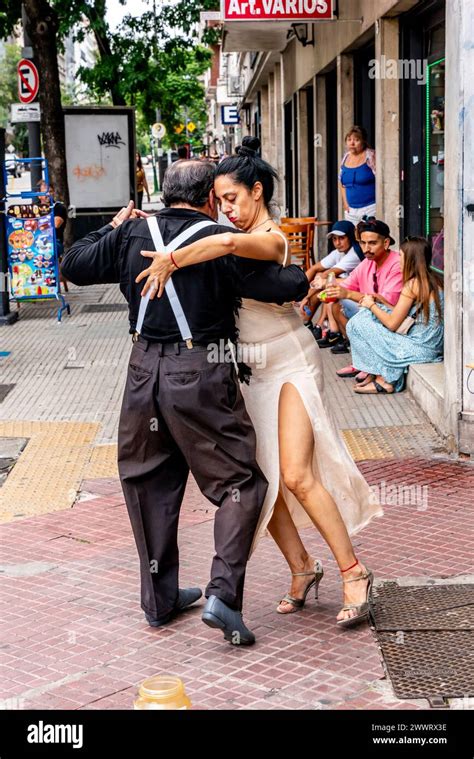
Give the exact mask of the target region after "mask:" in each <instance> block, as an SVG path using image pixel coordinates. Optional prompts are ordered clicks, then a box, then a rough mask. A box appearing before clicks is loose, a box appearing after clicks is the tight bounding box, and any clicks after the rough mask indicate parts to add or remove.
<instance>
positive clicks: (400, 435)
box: [0, 287, 474, 709]
mask: <svg viewBox="0 0 474 759" xmlns="http://www.w3.org/2000/svg"><path fill="white" fill-rule="evenodd" d="M92 290H95V292H92ZM73 298H74V299H75V304H76V307H75V308H74V309H73V315H72V317H71V321H70V323H69V324H68V322H67V318H66V317H65V321H64V324H63V325H61V326H58V325H57V324H55V322H54V317H52V316H51V323H49V322H48V319H47V316H46V315H45V312H44V311H43V312H42V313H41V315H37V314H36V312H35V310H34V308H35V307H34V306H28V309H29V312H28V315H24V314H23V313H22V319H21V321H20V322H19V323H18V325H16V326H15V327H14V328H5V331H2V333H1V339H2V350H3V349H4V348H5V350H11V351H12V355H11V356H10V357H9V358H8V359H7V361H6V363H4V364H3V367H2V368H3V370H4V371H5V369H6V370H7V371H8V379H7V380H5V381H7V382H11V383H14V384H16V387H15V388H14V390H13V391H11V392H10V394H9V395H8V396H7V398H6V399H5V400H4V401H3V403H2V404H0V419H1V420H4V422H5V423H7V422H8V420H13V419H20V420H21V419H23V420H30V421H33V420H39V421H43V422H48V423H51V422H58V421H62V422H63V423H65V424H67V422H66V420H68V419H70V418H71V417H72V418H73V420H74V423H75V424H77V423H78V422H81V423H92V422H93V423H94V424H97V425H98V427H99V430H98V433H97V436H96V438H95V446H96V447H92V448H91V462H92V459H93V458H94V456H96V459H97V460H96V461H95V463H94V465H93V466H91V467H90V468H89V469H87V470H85V471H86V472H90V473H91V474H90V475H87V474H86V475H85V476H87V477H89V478H88V479H84V480H83V481H82V483H81V485H80V495H79V499H78V500H77V501H76V503H75V504H74V507H73V508H72V509H71V508H64V509H62V510H61V511H56V512H51V513H42V514H38V515H35V516H28V517H22V518H17V519H13V520H12V521H10V522H9V523H5V524H3V525H1V526H0V530H1V539H2V548H3V550H2V558H1V562H2V563H1V565H0V573H1V574H2V591H1V594H0V620H1V622H0V637H1V640H2V642H3V643H2V647H1V649H0V651H1V654H0V662H1V671H2V677H1V681H2V684H3V686H2V691H1V694H0V698H2V699H17V700H16V701H15V700H13V701H9V702H8V703H9V704H10V705H11V704H13V705H14V708H15V705H16V708H28V709H32V708H46V709H57V708H67V709H114V708H115V709H117V708H118V709H130V708H131V705H132V702H133V698H134V696H135V692H136V686H137V684H138V683H139V682H140V681H141V680H142V679H144V678H145V677H147V676H149V675H151V674H154V673H157V672H163V671H168V672H173V673H175V674H178V675H180V676H181V677H182V678H183V680H184V682H185V685H186V688H187V691H188V693H189V695H190V698H191V700H192V702H193V705H194V706H195V707H197V708H201V709H307V708H311V709H368V708H371V709H412V708H415V709H418V708H426V707H427V702H425V701H422V700H420V701H399V700H397V699H396V698H395V696H394V694H393V691H392V690H391V687H390V683H389V681H388V680H387V679H386V678H385V677H384V670H383V667H382V664H381V661H380V656H379V651H378V647H377V643H376V640H375V638H374V636H373V633H372V631H371V629H370V628H369V627H368V626H364V627H361V628H357V629H354V630H349V631H344V630H340V629H338V628H337V627H336V625H335V616H336V614H337V612H338V610H339V608H340V605H341V585H340V580H339V577H338V573H337V569H336V566H335V562H334V559H333V558H332V557H331V555H330V554H329V551H328V549H327V546H326V545H325V543H324V542H323V541H322V540H321V538H320V537H319V536H318V535H317V533H316V531H314V530H305V531H304V532H303V540H304V542H305V544H306V545H307V547H308V550H310V551H311V552H312V554H313V555H314V556H318V557H319V558H321V559H322V560H323V562H324V565H325V569H326V575H325V577H324V580H323V582H322V583H321V587H320V594H319V602H317V603H316V602H314V600H312V601H310V602H309V603H308V604H307V605H306V607H305V609H304V610H303V611H301V612H299V613H297V614H292V615H285V616H283V615H278V614H276V612H275V607H276V605H277V603H278V601H279V599H280V598H281V597H282V595H283V594H284V593H285V592H286V590H287V587H288V571H287V568H286V566H285V563H284V560H283V558H282V556H281V555H280V554H279V552H278V550H277V549H276V547H275V545H274V544H273V542H272V541H271V540H270V539H265V540H263V541H261V543H260V544H259V546H258V548H257V551H256V552H255V555H254V556H253V557H252V559H251V561H250V564H249V570H248V581H247V588H246V601H245V618H246V620H247V621H248V623H249V625H250V626H251V627H252V629H254V630H255V633H256V635H257V644H256V645H255V646H254V647H252V648H249V649H242V650H241V649H235V648H232V647H231V646H229V644H227V643H225V642H224V641H223V639H222V636H221V633H220V632H218V631H214V630H210V629H209V628H207V627H205V626H204V625H203V624H202V623H201V621H200V613H199V609H198V608H196V609H195V610H189V611H188V612H186V613H185V614H183V615H182V616H181V617H179V618H178V619H176V620H175V621H174V623H173V624H172V625H169V626H167V627H166V628H162V629H151V628H149V627H148V626H147V625H146V623H145V621H144V618H143V614H142V612H141V610H140V608H139V604H138V562H137V557H136V552H135V547H134V542H133V539H132V536H131V531H130V526H129V523H128V518H127V514H126V509H125V506H124V503H123V497H122V493H121V490H120V485H119V482H118V480H117V477H116V476H114V474H113V472H112V473H111V474H107V472H108V471H109V469H110V460H109V458H110V457H109V453H110V448H111V446H112V445H113V444H114V443H115V431H116V419H117V413H118V405H119V399H120V392H121V386H122V383H123V370H124V365H125V361H126V357H127V355H128V351H129V347H130V345H129V338H128V336H127V335H126V334H124V333H126V324H125V323H124V314H123V313H120V312H115V313H106V314H98V315H93V314H89V313H87V312H84V311H83V309H82V305H83V304H84V303H87V302H89V303H91V302H94V299H95V300H96V301H97V300H98V301H99V302H109V303H114V302H119V300H118V297H117V291H116V289H115V288H110V287H107V288H105V287H104V288H97V289H95V288H91V289H90V290H88V291H87V290H85V291H81V292H77V291H74V292H72V293H71V300H72V299H73ZM23 308H24V307H23V306H22V310H23ZM25 308H26V307H25ZM24 316H25V318H23V317H24ZM37 319H38V321H37ZM32 326H34V327H35V330H34V331H33V330H32V329H31V327H32ZM17 327H20V329H19V331H18V332H16V333H14V332H13V329H15V330H16V329H17ZM10 330H11V331H10ZM14 335H15V337H14ZM16 336H18V337H16ZM13 338H14V339H13ZM71 347H74V348H75V350H76V353H75V358H73V356H72V352H71V353H70V354H68V348H71ZM32 355H33V357H34V359H35V361H34V362H33V365H34V366H35V371H37V373H39V374H40V377H39V378H37V379H40V380H41V381H40V382H35V377H34V376H31V374H32V372H31V363H30V369H29V370H28V369H27V368H26V366H25V362H26V361H27V358H28V356H30V357H31V356H32ZM67 357H69V359H70V360H75V361H77V362H78V363H83V364H84V369H83V370H80V369H78V370H76V372H73V371H70V372H68V371H67V370H65V369H64V365H65V363H66V361H67ZM323 360H324V364H325V373H326V390H327V394H328V398H329V400H330V403H331V407H332V409H333V412H334V413H335V414H336V418H337V420H338V423H339V425H340V426H341V428H343V429H344V430H345V434H346V439H347V440H348V443H349V445H350V447H351V451H352V452H353V455H354V457H355V458H356V460H357V462H358V466H359V467H360V468H361V470H362V472H363V473H364V475H365V476H366V477H367V479H368V481H369V482H370V484H371V485H373V486H376V487H378V489H379V492H380V493H381V495H382V496H383V498H384V499H385V501H386V504H385V507H384V508H385V516H384V518H383V519H378V520H375V521H374V522H373V523H372V524H371V525H370V526H369V527H368V528H367V529H365V530H364V531H363V532H362V533H360V534H359V535H357V536H356V537H355V539H354V542H355V546H356V549H357V552H358V554H360V556H361V557H362V558H363V559H364V560H365V561H366V562H367V564H368V565H369V566H370V567H371V568H372V569H373V570H374V572H375V574H376V577H377V579H378V580H382V579H393V578H405V579H406V578H410V577H411V578H413V577H423V578H428V577H433V578H434V577H437V578H439V577H455V576H458V575H462V574H465V573H466V572H467V571H469V569H470V567H469V566H468V556H470V554H471V552H469V543H468V541H469V539H470V534H469V533H470V531H472V510H470V508H469V507H470V499H469V493H470V487H472V486H474V470H473V467H472V466H471V465H470V464H469V463H467V462H460V461H457V460H455V459H454V458H453V457H448V456H447V455H446V453H445V452H444V450H443V447H442V442H441V441H440V440H439V438H438V437H437V436H436V434H435V433H434V431H433V429H432V427H431V426H430V425H429V423H428V422H427V420H426V419H425V417H424V416H423V414H422V413H421V412H420V411H419V410H418V409H417V407H416V406H415V404H414V403H413V401H412V400H411V398H410V397H409V396H408V394H407V393H403V394H399V395H397V396H392V397H384V398H380V397H378V396H377V397H364V398H359V397H357V398H356V397H355V396H354V395H353V394H352V392H351V390H350V386H351V382H350V381H348V380H338V379H334V368H335V367H336V366H342V365H343V364H344V363H346V360H345V357H344V356H342V357H333V356H331V354H330V353H328V351H324V355H323ZM2 361H4V359H2ZM95 361H99V362H100V361H110V362H111V363H110V365H109V369H110V367H111V369H112V371H110V370H109V371H105V370H104V366H102V367H101V366H100V365H99V366H97V367H95V366H94V363H95ZM78 372H81V374H80V377H81V379H80V380H78V379H74V380H71V379H70V377H78V376H79V374H78ZM3 381H4V380H3V379H2V382H3ZM48 388H50V389H49V390H48ZM40 396H41V403H40V404H39V401H40ZM68 407H69V408H71V409H73V413H72V415H71V417H69V416H68ZM364 430H365V432H364V433H363V434H362V431H364ZM101 443H108V445H106V446H101V445H100V444H101ZM98 444H99V445H98ZM28 445H29V444H28ZM28 445H27V446H26V448H25V450H24V451H23V453H21V456H20V460H21V457H23V456H25V454H26V452H27V450H28ZM97 446H98V447H97ZM102 451H106V454H105V455H104V456H102V455H101V452H102ZM97 452H99V455H98V456H97V455H96V453H97ZM14 471H15V467H14V469H13V470H12V472H13V473H14ZM98 475H100V476H98ZM9 476H10V477H11V476H12V474H10V475H9ZM7 482H8V480H7ZM416 486H418V489H417V487H416ZM4 488H5V485H4ZM4 488H2V490H3V489H4ZM394 493H395V496H394ZM44 510H45V511H47V509H44ZM213 513H214V508H213V507H212V506H211V505H210V504H209V503H208V502H207V501H206V500H205V499H203V497H202V496H201V495H200V493H199V491H198V490H197V488H196V485H195V484H194V483H193V481H190V483H189V486H188V489H187V493H186V498H185V503H184V506H183V511H182V516H181V522H180V534H179V541H180V550H181V562H182V563H181V567H182V569H181V583H182V585H187V584H196V583H198V584H200V585H201V586H205V584H206V582H207V578H208V571H209V566H210V560H211V556H212V530H213ZM471 542H472V541H471ZM4 703H5V702H4Z"/></svg>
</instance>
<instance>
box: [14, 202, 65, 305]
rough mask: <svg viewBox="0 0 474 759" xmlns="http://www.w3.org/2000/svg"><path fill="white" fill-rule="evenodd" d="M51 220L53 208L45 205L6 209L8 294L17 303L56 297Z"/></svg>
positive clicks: (15, 206) (55, 272)
mask: <svg viewBox="0 0 474 759" xmlns="http://www.w3.org/2000/svg"><path fill="white" fill-rule="evenodd" d="M53 219H54V217H53V211H52V208H51V206H50V205H49V204H47V203H36V202H34V203H31V204H28V205H17V204H15V205H12V206H10V207H9V208H8V210H7V217H6V222H7V243H8V266H9V272H10V292H11V296H12V297H13V298H16V299H17V300H19V299H23V298H38V297H45V296H46V297H57V294H58V264H57V258H56V253H55V233H54V220H53Z"/></svg>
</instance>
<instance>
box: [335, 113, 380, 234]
mask: <svg viewBox="0 0 474 759" xmlns="http://www.w3.org/2000/svg"><path fill="white" fill-rule="evenodd" d="M346 148H347V150H346V152H345V153H344V157H343V159H342V161H341V168H340V171H339V179H340V182H341V193H342V204H343V206H344V213H345V218H346V220H347V221H352V223H353V224H358V223H359V221H361V220H362V218H363V217H364V216H375V150H372V148H369V146H368V143H367V132H366V130H365V129H364V128H363V127H359V126H353V127H351V129H350V130H349V131H348V133H347V134H346Z"/></svg>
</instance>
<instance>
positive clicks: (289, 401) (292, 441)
mask: <svg viewBox="0 0 474 759" xmlns="http://www.w3.org/2000/svg"><path fill="white" fill-rule="evenodd" d="M278 436H279V447H280V467H281V473H282V476H283V481H284V482H285V485H286V487H287V488H288V489H289V490H290V491H291V492H292V493H293V494H294V496H295V497H296V498H297V499H298V501H299V502H300V504H301V505H302V506H303V508H304V509H305V511H306V512H307V514H308V515H309V517H310V518H311V520H312V522H313V524H314V525H315V526H316V528H317V529H318V530H319V532H320V533H321V535H322V536H323V538H324V540H325V541H326V543H327V544H328V546H329V547H330V549H331V551H332V552H333V554H334V557H335V559H336V561H337V564H338V566H339V569H340V570H343V569H346V568H347V567H350V566H351V565H352V564H354V563H355V562H356V557H355V555H354V549H353V547H352V543H351V540H350V538H349V535H348V533H347V529H346V526H345V524H344V522H343V519H342V517H341V514H340V512H339V509H338V508H337V505H336V503H335V501H334V499H333V498H332V496H331V495H330V494H329V493H328V491H327V490H326V489H325V488H324V487H323V486H322V484H321V483H320V482H319V480H318V479H317V477H316V474H315V472H314V471H313V450H314V432H313V427H312V425H311V421H310V419H309V417H308V414H307V412H306V408H305V406H304V403H303V401H302V399H301V396H300V394H299V392H298V391H297V389H296V388H295V387H294V385H292V384H290V383H285V384H284V385H283V387H282V390H281V393H280V403H279V411H278ZM364 570H365V567H364V565H363V564H357V565H356V566H355V567H354V568H353V569H352V570H350V571H348V572H344V576H343V577H344V579H345V580H349V579H352V578H356V577H358V576H360V574H361V572H363V571H364ZM367 583H368V581H367V580H361V581H360V582H351V583H348V584H345V585H344V586H343V588H344V604H360V603H363V601H365V599H366V594H367ZM355 614H356V612H355V611H354V610H349V611H342V610H341V611H340V612H339V614H338V617H337V618H338V619H348V618H350V617H353V616H355Z"/></svg>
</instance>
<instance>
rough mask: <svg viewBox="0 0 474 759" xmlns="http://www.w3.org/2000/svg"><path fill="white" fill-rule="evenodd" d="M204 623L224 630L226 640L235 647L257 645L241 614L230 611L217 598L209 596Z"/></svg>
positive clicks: (203, 616) (203, 617) (203, 618)
mask: <svg viewBox="0 0 474 759" xmlns="http://www.w3.org/2000/svg"><path fill="white" fill-rule="evenodd" d="M202 621H203V622H204V624H205V625H208V626H209V627H216V628H218V629H219V630H222V631H223V633H224V638H225V639H226V640H228V641H229V643H231V644H232V645H233V646H251V645H252V643H255V635H254V634H253V632H251V630H249V629H248V627H246V626H245V624H244V621H243V619H242V614H241V612H240V611H234V609H230V608H229V606H227V604H225V603H224V602H223V601H221V600H220V598H217V596H209V598H208V601H207V604H206V605H205V607H204V613H203V615H202Z"/></svg>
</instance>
